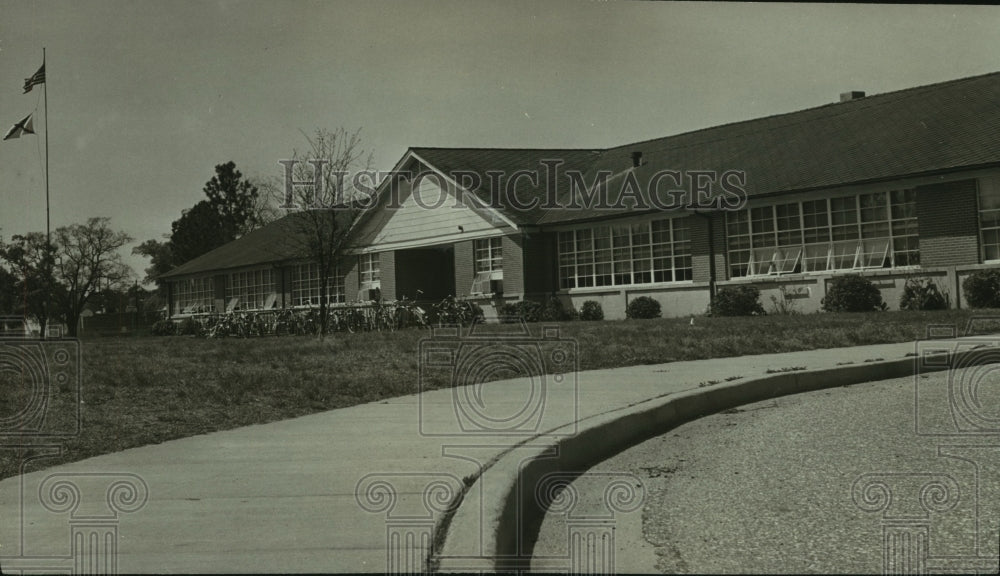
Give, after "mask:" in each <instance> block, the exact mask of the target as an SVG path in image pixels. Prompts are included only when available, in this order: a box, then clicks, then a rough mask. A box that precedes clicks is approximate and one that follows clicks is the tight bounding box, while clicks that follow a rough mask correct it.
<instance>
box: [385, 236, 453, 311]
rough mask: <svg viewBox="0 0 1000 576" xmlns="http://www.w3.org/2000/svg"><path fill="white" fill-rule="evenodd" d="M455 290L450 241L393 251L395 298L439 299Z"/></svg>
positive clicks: (450, 294) (451, 294)
mask: <svg viewBox="0 0 1000 576" xmlns="http://www.w3.org/2000/svg"><path fill="white" fill-rule="evenodd" d="M418 291H421V292H422V293H421V294H419V295H418ZM454 294H455V249H454V248H453V247H452V246H451V245H450V244H449V245H445V246H433V247H430V248H412V249H410V250H398V251H396V297H397V298H399V299H402V298H403V297H404V296H405V297H406V298H407V299H409V300H431V301H440V300H441V299H443V298H444V297H446V296H453V295H454Z"/></svg>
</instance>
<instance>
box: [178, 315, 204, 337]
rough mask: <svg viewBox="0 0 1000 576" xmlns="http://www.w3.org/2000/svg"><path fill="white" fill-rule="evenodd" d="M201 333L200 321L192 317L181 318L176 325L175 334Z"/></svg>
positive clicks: (198, 334)
mask: <svg viewBox="0 0 1000 576" xmlns="http://www.w3.org/2000/svg"><path fill="white" fill-rule="evenodd" d="M201 333H202V329H201V323H200V322H198V321H197V320H195V319H194V318H185V319H183V320H181V323H180V325H179V326H178V327H177V334H179V335H181V336H201Z"/></svg>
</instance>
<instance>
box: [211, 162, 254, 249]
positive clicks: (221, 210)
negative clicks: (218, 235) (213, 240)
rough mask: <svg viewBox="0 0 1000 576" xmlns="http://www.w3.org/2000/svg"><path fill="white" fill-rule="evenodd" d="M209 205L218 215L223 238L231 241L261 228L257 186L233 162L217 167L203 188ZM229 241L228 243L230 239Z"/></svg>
mask: <svg viewBox="0 0 1000 576" xmlns="http://www.w3.org/2000/svg"><path fill="white" fill-rule="evenodd" d="M203 190H204V192H205V196H207V197H208V203H209V205H210V206H211V207H212V209H213V210H215V211H216V213H217V214H218V215H219V224H220V226H221V227H222V235H223V236H224V237H226V238H229V239H230V240H235V239H236V238H239V237H240V236H243V235H244V234H246V233H247V232H250V231H252V230H253V229H254V228H257V227H259V226H260V225H261V224H262V222H260V221H259V213H258V199H259V198H260V191H259V189H258V188H257V185H256V184H254V183H253V182H251V181H249V180H246V179H244V178H243V174H242V173H241V172H240V171H239V170H237V169H236V163H235V162H233V161H231V160H230V161H229V162H226V163H225V164H219V165H218V166H216V167H215V176H212V179H211V180H209V181H208V183H206V184H205V188H204V189H203ZM227 241H228V240H227Z"/></svg>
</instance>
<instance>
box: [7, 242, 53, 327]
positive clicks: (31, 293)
mask: <svg viewBox="0 0 1000 576" xmlns="http://www.w3.org/2000/svg"><path fill="white" fill-rule="evenodd" d="M55 256H56V250H55V247H54V246H53V245H50V244H49V242H48V241H47V239H46V236H45V234H42V233H41V232H29V233H28V234H19V235H15V236H13V237H11V240H10V242H8V243H4V244H0V260H3V261H5V262H7V264H8V265H9V266H10V273H11V275H12V276H13V277H14V279H15V280H14V286H13V288H14V289H13V294H16V298H15V300H14V306H13V309H14V311H15V312H19V313H21V314H24V315H25V316H26V317H28V318H33V319H34V320H35V321H37V322H38V325H39V328H40V334H41V335H42V336H43V337H44V335H45V334H46V333H47V328H48V325H49V323H50V321H53V320H56V321H58V320H61V319H62V315H61V314H60V310H59V308H58V306H57V299H58V298H59V297H61V296H62V293H63V292H64V287H63V286H62V285H61V284H60V283H59V282H57V281H56V279H55V276H54V275H53V269H54V266H55V261H56V257H55Z"/></svg>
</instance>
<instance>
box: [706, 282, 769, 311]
mask: <svg viewBox="0 0 1000 576" xmlns="http://www.w3.org/2000/svg"><path fill="white" fill-rule="evenodd" d="M711 311H712V316H763V315H764V314H765V312H764V306H762V305H761V303H760V290H758V289H757V288H756V287H754V286H730V287H727V288H722V289H720V290H719V291H718V292H717V293H716V294H715V301H714V302H712V308H711Z"/></svg>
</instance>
